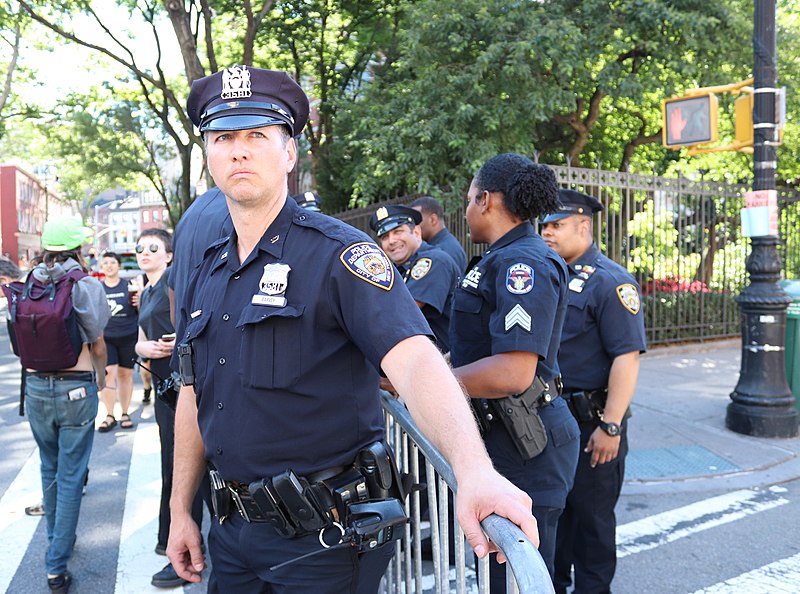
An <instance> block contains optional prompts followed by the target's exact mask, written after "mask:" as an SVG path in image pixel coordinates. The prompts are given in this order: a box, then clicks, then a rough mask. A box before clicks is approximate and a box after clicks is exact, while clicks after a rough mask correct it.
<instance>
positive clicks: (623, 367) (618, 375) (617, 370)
mask: <svg viewBox="0 0 800 594" xmlns="http://www.w3.org/2000/svg"><path fill="white" fill-rule="evenodd" d="M638 376H639V351H633V352H630V353H625V354H624V355H619V356H618V357H615V358H614V360H613V361H612V362H611V370H610V371H609V374H608V398H607V400H606V407H605V411H604V413H603V420H604V421H605V422H606V423H621V422H622V417H623V416H624V415H625V411H626V410H628V406H629V405H630V403H631V399H632V398H633V392H634V391H635V390H636V379H637V377H638Z"/></svg>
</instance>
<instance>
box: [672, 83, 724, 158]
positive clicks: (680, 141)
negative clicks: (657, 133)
mask: <svg viewBox="0 0 800 594" xmlns="http://www.w3.org/2000/svg"><path fill="white" fill-rule="evenodd" d="M662 115H663V122H664V126H663V128H662V140H663V143H664V146H666V147H667V148H673V147H681V146H693V145H696V144H707V143H709V142H716V140H717V124H718V117H719V103H718V102H717V97H716V95H714V94H713V93H706V94H703V95H697V96H690V97H673V98H671V99H665V100H664V101H663V102H662Z"/></svg>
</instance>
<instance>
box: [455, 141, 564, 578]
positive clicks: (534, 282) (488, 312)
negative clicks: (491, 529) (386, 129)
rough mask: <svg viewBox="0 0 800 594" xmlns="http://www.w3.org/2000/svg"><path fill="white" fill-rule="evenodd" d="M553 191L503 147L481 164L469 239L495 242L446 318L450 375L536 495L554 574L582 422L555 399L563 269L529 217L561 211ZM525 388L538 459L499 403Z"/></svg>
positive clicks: (512, 470) (544, 177) (471, 269)
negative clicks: (539, 438) (525, 449)
mask: <svg viewBox="0 0 800 594" xmlns="http://www.w3.org/2000/svg"><path fill="white" fill-rule="evenodd" d="M556 195H557V186H556V179H555V174H554V173H553V171H552V170H551V169H549V168H547V167H545V166H543V165H538V164H535V163H533V162H532V161H531V160H530V159H528V158H526V157H523V156H521V155H517V154H513V153H507V154H501V155H498V156H496V157H493V158H492V159H490V160H489V161H487V162H486V163H485V164H484V165H483V166H482V167H481V168H480V170H479V171H478V173H477V174H476V175H475V177H474V179H473V180H472V184H471V185H470V188H469V193H468V195H467V210H466V218H467V223H468V225H469V228H470V237H471V238H472V241H474V242H476V243H486V244H489V247H488V248H487V249H486V251H485V252H484V253H483V255H482V256H481V257H478V258H473V260H472V262H471V263H470V266H468V269H467V273H466V275H465V276H464V278H463V279H462V280H461V282H460V284H459V285H458V287H457V289H456V294H455V299H454V303H453V313H452V317H451V319H450V343H451V344H450V347H451V349H450V361H451V363H452V365H453V367H454V372H455V374H456V377H458V378H459V379H460V380H461V382H462V383H463V384H464V386H465V388H466V391H467V393H468V394H469V395H470V397H471V398H472V402H473V405H474V406H475V408H476V409H477V412H478V414H479V415H480V416H481V417H482V419H483V421H484V425H485V431H484V440H485V442H486V447H487V449H488V451H489V455H490V456H491V458H492V461H493V462H494V464H495V467H496V468H497V470H499V471H500V473H501V474H503V475H504V476H505V477H506V478H508V479H510V480H511V481H512V482H513V483H514V484H516V485H517V486H518V487H520V488H522V489H523V490H524V491H526V492H527V493H528V494H529V495H530V496H531V498H532V499H533V503H534V506H533V515H534V516H536V519H537V522H538V526H539V536H540V540H541V544H540V546H539V552H540V553H541V555H542V558H543V559H544V561H545V564H546V565H547V567H548V570H549V571H550V574H551V575H552V572H553V555H554V549H555V536H556V526H557V522H558V517H559V516H560V515H561V510H562V509H563V508H564V505H565V503H566V498H567V493H569V490H570V488H571V487H572V481H573V478H574V476H575V465H576V463H577V458H578V426H577V424H576V422H575V419H574V418H573V417H572V415H571V414H570V412H569V409H568V408H567V405H566V403H565V402H564V401H563V400H562V399H561V398H559V397H558V376H559V369H558V364H557V362H556V354H557V351H558V344H559V341H560V339H561V326H562V323H563V320H564V315H565V313H566V308H567V271H566V267H565V265H564V262H563V260H562V259H561V258H560V257H559V255H558V254H556V253H555V252H554V251H553V250H552V249H550V248H548V247H547V246H546V245H545V243H544V241H543V240H542V238H541V237H540V236H539V235H538V234H537V233H536V231H534V229H533V226H532V224H531V223H530V220H531V219H532V218H533V217H538V216H539V215H541V214H544V213H547V212H553V211H555V210H556V208H557V206H558V202H557V200H556ZM542 385H544V386H546V389H544V390H543V389H542ZM533 386H537V388H536V390H535V391H534V392H529V389H532V387H533ZM526 392H528V393H529V394H532V396H534V397H535V398H533V399H532V401H531V402H530V408H531V409H532V410H535V418H530V419H525V417H523V420H527V421H530V422H531V423H535V425H534V426H538V427H539V430H540V431H542V432H544V433H546V445H545V446H544V449H543V450H541V451H540V452H539V453H538V454H535V453H534V454H533V456H532V457H531V455H530V454H525V455H523V454H522V450H520V449H519V446H518V442H516V441H515V440H514V438H513V436H512V431H511V429H509V428H508V427H507V426H506V424H505V423H506V420H508V419H504V418H503V417H501V416H500V415H501V412H500V410H499V409H505V408H506V406H505V404H504V403H509V404H511V403H514V402H518V401H519V400H520V398H522V397H520V396H519V395H522V394H523V393H526ZM508 397H512V400H499V399H503V398H508ZM513 398H515V399H513ZM526 398H527V396H526ZM523 399H524V398H523ZM493 401H494V403H493ZM526 401H527V400H526ZM498 403H503V404H502V405H501V406H497V404H498ZM539 420H540V421H541V423H539ZM540 443H543V442H540ZM490 568H491V591H492V592H493V593H497V592H504V591H505V576H504V571H503V567H502V566H498V565H497V564H495V563H492V565H491V566H490Z"/></svg>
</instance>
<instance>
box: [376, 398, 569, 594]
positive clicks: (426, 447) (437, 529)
mask: <svg viewBox="0 0 800 594" xmlns="http://www.w3.org/2000/svg"><path fill="white" fill-rule="evenodd" d="M381 401H382V404H383V408H384V412H385V413H386V437H387V441H388V442H389V444H390V445H391V446H392V449H393V450H394V453H395V457H396V459H397V465H398V467H399V468H400V471H401V472H405V473H409V474H411V476H412V477H413V478H414V482H415V483H417V482H420V475H421V472H420V458H422V459H423V460H424V465H425V477H424V479H423V480H424V482H425V483H426V494H427V499H428V506H427V507H428V516H429V524H430V538H431V549H432V551H433V559H432V563H431V562H427V563H424V564H423V560H422V547H421V543H422V534H423V530H422V517H421V516H422V514H421V508H420V504H421V499H422V497H421V496H420V492H419V491H414V492H413V493H411V495H410V496H409V497H408V499H407V500H406V502H405V506H406V513H407V514H408V516H409V518H410V519H411V521H410V523H408V524H406V527H405V533H404V535H403V538H402V539H401V540H400V541H398V542H397V543H395V547H396V550H395V555H394V558H393V559H392V562H391V564H390V565H389V568H388V569H387V571H386V574H385V575H384V577H383V581H382V582H381V589H380V594H412V593H413V594H423V593H425V594H427V593H431V592H435V593H436V594H447V593H449V592H456V593H457V594H473V593H475V592H478V593H480V594H488V593H489V557H488V556H486V557H484V558H483V559H481V560H478V562H477V570H476V569H475V568H474V565H475V561H474V560H475V556H474V555H469V556H467V555H466V550H465V547H468V545H466V544H465V539H464V533H463V532H462V530H461V527H460V526H459V525H458V522H456V521H451V518H450V515H451V513H453V512H452V510H453V506H452V502H453V500H454V498H455V497H454V495H455V492H456V490H457V485H456V480H455V476H454V475H453V471H452V469H451V467H450V465H449V463H448V462H447V460H445V459H444V457H443V456H442V454H441V453H440V452H439V451H438V450H436V448H435V447H434V446H433V444H431V442H430V441H428V439H427V438H425V436H424V435H422V433H421V432H420V430H419V428H418V427H417V425H416V424H415V423H414V421H413V419H412V418H411V415H410V414H409V412H408V410H407V409H406V407H405V406H404V405H403V403H402V402H401V401H399V400H397V399H395V398H393V397H392V396H391V395H390V394H388V393H387V392H381ZM448 501H449V502H450V504H448ZM481 525H482V526H483V530H484V532H485V533H486V534H487V535H488V536H489V538H490V539H491V540H492V542H494V543H495V544H496V545H497V547H498V548H499V549H500V550H501V551H503V553H504V554H505V555H506V557H507V559H508V561H507V567H508V568H510V569H511V571H506V592H507V593H508V594H513V593H521V594H552V593H554V590H553V584H552V582H551V580H550V575H549V574H548V572H547V567H546V566H545V564H544V561H543V560H542V557H541V555H539V551H538V550H537V549H536V547H535V546H533V543H531V542H530V540H528V538H527V537H526V536H525V534H524V533H523V532H522V530H520V529H519V527H518V526H516V525H515V524H513V523H512V522H510V521H509V520H507V519H506V518H503V517H500V516H497V515H494V514H493V515H491V516H489V517H487V518H485V519H484V520H483V521H482V522H481ZM451 527H454V529H455V538H454V539H453V542H454V558H455V563H454V564H453V565H452V566H451V563H450V551H449V548H450V536H449V531H450V530H451ZM451 567H452V568H451ZM475 577H477V583H476V581H475V579H474V578H475Z"/></svg>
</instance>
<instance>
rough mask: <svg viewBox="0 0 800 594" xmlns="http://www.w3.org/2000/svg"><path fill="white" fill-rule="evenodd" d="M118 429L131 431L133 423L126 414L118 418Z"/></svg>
mask: <svg viewBox="0 0 800 594" xmlns="http://www.w3.org/2000/svg"><path fill="white" fill-rule="evenodd" d="M119 426H120V429H133V421H131V418H130V416H128V414H127V413H125V414H124V415H122V416H121V417H120V418H119Z"/></svg>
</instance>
